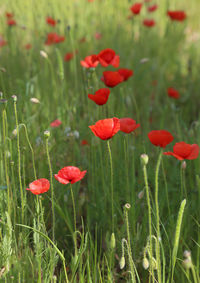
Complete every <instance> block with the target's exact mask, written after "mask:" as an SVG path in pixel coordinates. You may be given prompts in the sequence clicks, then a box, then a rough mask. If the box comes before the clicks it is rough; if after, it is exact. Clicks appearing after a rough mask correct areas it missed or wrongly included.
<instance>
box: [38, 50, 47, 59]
mask: <svg viewBox="0 0 200 283" xmlns="http://www.w3.org/2000/svg"><path fill="white" fill-rule="evenodd" d="M40 56H42V57H43V58H45V59H47V58H48V54H47V53H46V52H45V51H43V50H40Z"/></svg>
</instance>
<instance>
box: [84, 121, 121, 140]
mask: <svg viewBox="0 0 200 283" xmlns="http://www.w3.org/2000/svg"><path fill="white" fill-rule="evenodd" d="M89 128H90V129H91V131H92V132H93V133H94V135H95V136H96V137H99V138H100V139H102V140H108V139H111V138H112V137H113V136H114V135H115V134H116V133H117V132H118V131H119V130H120V121H119V119H118V118H115V117H114V118H110V119H104V120H99V121H98V122H96V124H95V125H92V126H89Z"/></svg>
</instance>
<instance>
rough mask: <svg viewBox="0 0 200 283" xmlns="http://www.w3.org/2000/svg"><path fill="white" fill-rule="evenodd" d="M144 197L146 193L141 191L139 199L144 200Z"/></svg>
mask: <svg viewBox="0 0 200 283" xmlns="http://www.w3.org/2000/svg"><path fill="white" fill-rule="evenodd" d="M143 196H144V191H140V192H139V193H138V198H139V199H142V198H143Z"/></svg>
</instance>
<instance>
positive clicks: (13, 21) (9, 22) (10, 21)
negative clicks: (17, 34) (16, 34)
mask: <svg viewBox="0 0 200 283" xmlns="http://www.w3.org/2000/svg"><path fill="white" fill-rule="evenodd" d="M7 24H8V25H9V26H16V24H17V23H16V21H15V20H14V19H10V20H7Z"/></svg>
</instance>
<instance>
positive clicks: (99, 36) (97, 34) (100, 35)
mask: <svg viewBox="0 0 200 283" xmlns="http://www.w3.org/2000/svg"><path fill="white" fill-rule="evenodd" d="M94 37H95V39H97V40H100V39H102V34H101V33H100V32H96V33H95V35H94Z"/></svg>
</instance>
